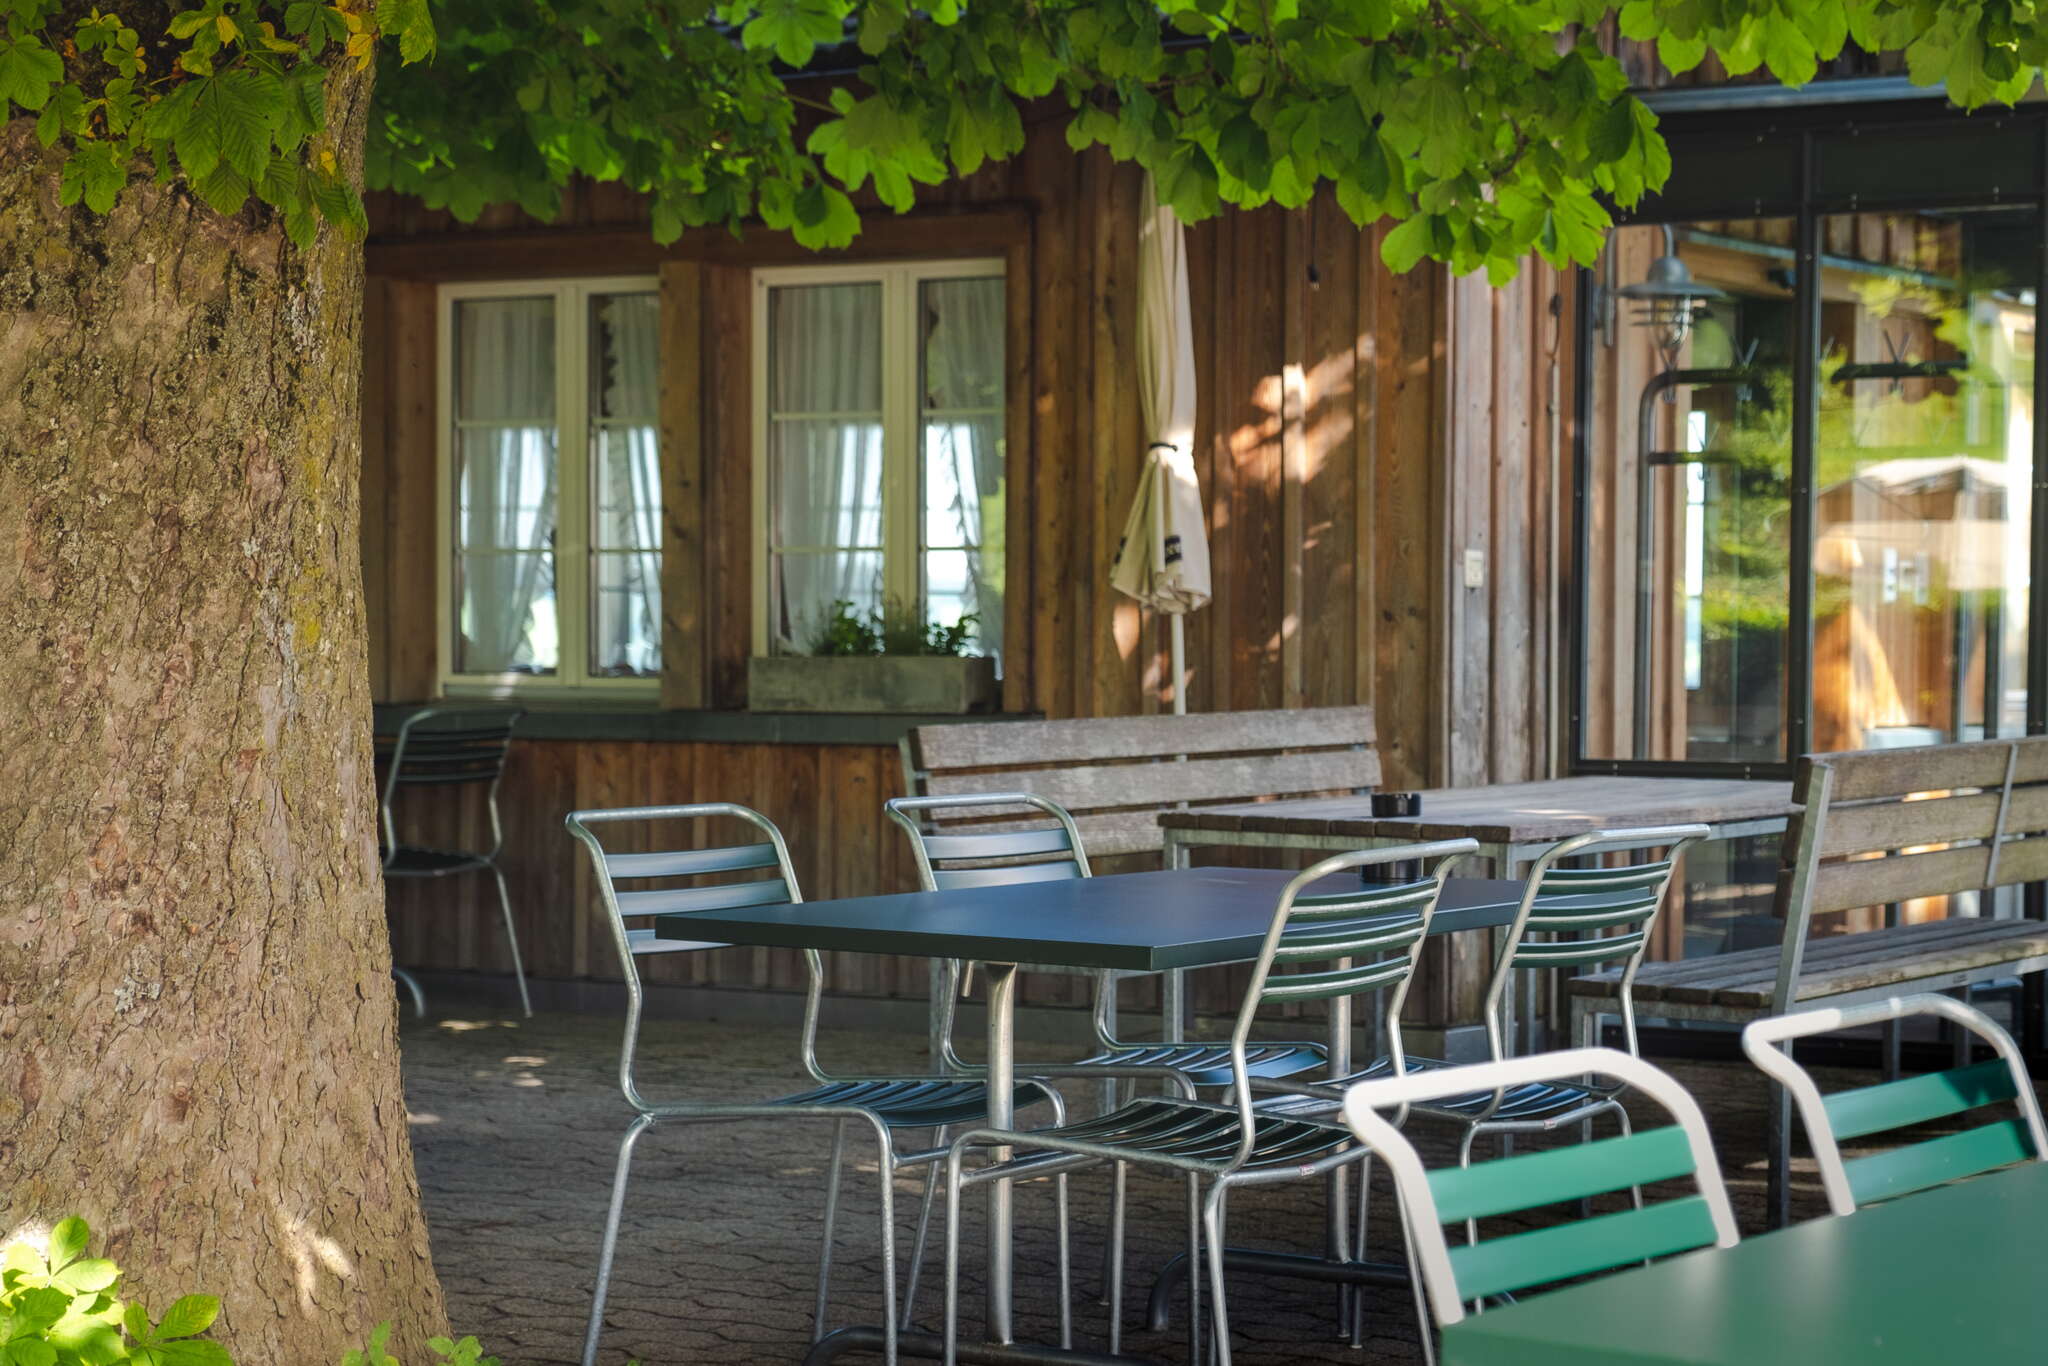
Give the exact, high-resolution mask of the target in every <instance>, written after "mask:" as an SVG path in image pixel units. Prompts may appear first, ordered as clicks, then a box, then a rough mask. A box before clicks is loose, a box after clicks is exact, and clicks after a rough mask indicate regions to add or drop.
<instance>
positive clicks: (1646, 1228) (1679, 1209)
mask: <svg viewBox="0 0 2048 1366" xmlns="http://www.w3.org/2000/svg"><path fill="white" fill-rule="evenodd" d="M1588 1075H1591V1076H1604V1077H1609V1078H1612V1079H1613V1080H1614V1081H1615V1082H1616V1083H1618V1084H1619V1085H1618V1086H1617V1087H1616V1088H1615V1089H1616V1090H1617V1091H1618V1090H1619V1089H1620V1088H1621V1087H1627V1088H1630V1089H1633V1090H1636V1091H1639V1092H1641V1093H1642V1094H1643V1095H1646V1096H1648V1097H1649V1098H1650V1099H1652V1100H1654V1101H1656V1102H1657V1103H1658V1104H1659V1105H1661V1106H1663V1107H1664V1109H1665V1110H1666V1111H1667V1112H1668V1113H1670V1115H1671V1116H1672V1117H1673V1118H1674V1119H1676V1120H1677V1121H1678V1123H1677V1124H1676V1125H1675V1126H1665V1127H1663V1128H1657V1129H1645V1130H1643V1131H1642V1132H1640V1133H1628V1134H1623V1135H1621V1136H1620V1137H1617V1138H1608V1139H1601V1140H1600V1141H1598V1142H1595V1143H1579V1144H1574V1145H1572V1146H1571V1147H1566V1148H1553V1149H1550V1150H1547V1151H1543V1152H1533V1153H1524V1154H1521V1155H1519V1156H1515V1157H1502V1158H1498V1159H1495V1160H1493V1161H1490V1162H1482V1163H1479V1164H1477V1165H1464V1164H1460V1165H1459V1166H1457V1167H1442V1168H1438V1169H1437V1170H1435V1171H1430V1170H1427V1169H1425V1168H1424V1167H1423V1165H1422V1159H1421V1158H1420V1157H1419V1156H1418V1155H1417V1154H1416V1151H1415V1149H1414V1147H1413V1146H1411V1145H1410V1144H1409V1142H1408V1140H1407V1139H1406V1138H1405V1137H1404V1136H1403V1135H1402V1133H1401V1131H1400V1120H1401V1118H1402V1117H1404V1116H1405V1115H1406V1114H1408V1113H1410V1112H1411V1111H1414V1110H1420V1109H1422V1108H1424V1107H1427V1106H1432V1105H1435V1106H1441V1105H1442V1104H1444V1103H1445V1102H1447V1101H1449V1100H1451V1099H1452V1098H1453V1097H1456V1096H1461V1095H1487V1094H1498V1093H1503V1092H1506V1093H1513V1092H1515V1091H1517V1090H1519V1089H1521V1088H1524V1087H1531V1086H1535V1087H1542V1086H1552V1085H1570V1084H1576V1083H1574V1082H1572V1081H1571V1079H1573V1078H1577V1077H1583V1076H1588ZM1387 1110H1391V1111H1394V1112H1395V1117H1394V1118H1393V1119H1391V1120H1390V1119H1388V1118H1387V1117H1386V1115H1384V1114H1382V1113H1381V1112H1382V1111H1387ZM1343 1116H1344V1122H1345V1124H1346V1125H1347V1126H1348V1128H1349V1131H1350V1132H1351V1133H1352V1134H1354V1135H1355V1136H1356V1137H1357V1139H1358V1141H1359V1142H1360V1143H1363V1144H1365V1145H1366V1147H1367V1148H1369V1149H1370V1150H1372V1151H1373V1152H1376V1153H1378V1154H1379V1155H1380V1157H1381V1158H1382V1159H1383V1160H1384V1161H1385V1162H1386V1164H1387V1167H1388V1169H1389V1170H1390V1171H1392V1172H1393V1174H1394V1189H1395V1190H1396V1192H1398V1193H1399V1195H1400V1201H1401V1217H1402V1229H1403V1233H1404V1236H1405V1238H1406V1240H1407V1244H1408V1259H1409V1265H1410V1266H1411V1267H1412V1268H1413V1269H1414V1272H1415V1274H1414V1276H1413V1280H1414V1285H1415V1306H1416V1313H1417V1315H1418V1318H1419V1319H1420V1327H1421V1329H1422V1343H1423V1354H1424V1358H1425V1360H1428V1361H1431V1362H1433V1361H1434V1360H1435V1350H1434V1347H1433V1345H1432V1343H1431V1341H1430V1333H1429V1322H1430V1320H1431V1319H1432V1318H1433V1319H1434V1320H1435V1322H1436V1324H1437V1326H1438V1327H1440V1328H1441V1327H1446V1326H1448V1325H1450V1324H1453V1323H1457V1322H1458V1321H1459V1320H1461V1319H1463V1318H1464V1317H1465V1306H1466V1304H1467V1303H1468V1302H1469V1303H1474V1304H1477V1303H1479V1302H1480V1301H1483V1300H1485V1299H1487V1298H1490V1297H1494V1296H1502V1295H1509V1294H1513V1293H1514V1292H1516V1291H1521V1290H1526V1289H1529V1288H1530V1287H1532V1286H1539V1285H1548V1284H1551V1283H1553V1282H1556V1281H1561V1280H1565V1279H1568V1278H1571V1277H1575V1276H1585V1275H1590V1274H1592V1273H1594V1272H1598V1271H1607V1270H1611V1269H1612V1268H1615V1267H1618V1266H1624V1265H1628V1264H1631V1263H1635V1262H1641V1261H1646V1260H1648V1259H1650V1258H1653V1257H1663V1256H1668V1255H1670V1254H1672V1253H1676V1252H1689V1251H1691V1250H1692V1249H1694V1248H1700V1247H1707V1246H1709V1245H1711V1246H1714V1247H1733V1246H1734V1245H1735V1243H1736V1240H1737V1236H1738V1235H1737V1233H1736V1228H1735V1214H1734V1211H1733V1210H1732V1209H1731V1208H1730V1206H1729V1203H1728V1192H1727V1188H1726V1187H1725V1186H1724V1185H1723V1184H1722V1180H1721V1167H1720V1163H1719V1162H1718V1161H1717V1160H1716V1159H1715V1156H1714V1144H1713V1139H1712V1137H1711V1136H1710V1135H1709V1134H1708V1132H1707V1121H1706V1118H1705V1116H1703V1115H1702V1114H1701V1113H1700V1108H1699V1105H1698V1104H1697V1103H1696V1102H1695V1101H1694V1100H1693V1098H1692V1097H1691V1095H1689V1094H1688V1093H1687V1092H1686V1090H1685V1088H1684V1087H1683V1086H1681V1085H1679V1083H1678V1082H1677V1081H1676V1080H1675V1079H1674V1078H1672V1077H1671V1076H1670V1075H1669V1074H1667V1073H1665V1072H1663V1071H1661V1070H1660V1069H1658V1068H1656V1067H1653V1066H1652V1065H1650V1064H1649V1063H1647V1062H1644V1061H1643V1060H1642V1059H1640V1058H1637V1057H1635V1056H1634V1055H1633V1054H1629V1053H1623V1052H1621V1051H1619V1050H1617V1049H1611V1048H1576V1049H1569V1050H1566V1051H1564V1052H1558V1053H1539V1054H1536V1055H1535V1056H1532V1057H1526V1058H1514V1059H1510V1060H1507V1061H1502V1062H1486V1063H1476V1064H1474V1065H1472V1066H1470V1067H1454V1068H1446V1069H1440V1070H1437V1071H1432V1072H1420V1073H1411V1074H1409V1075H1407V1076H1400V1077H1388V1078H1384V1079H1382V1080H1379V1081H1370V1082H1362V1083H1360V1084H1359V1085H1357V1086H1355V1087H1353V1088H1351V1090H1350V1091H1349V1092H1348V1093H1347V1094H1346V1095H1345V1098H1344V1106H1343ZM1686 1176H1690V1177H1692V1178H1693V1181H1694V1182H1695V1184H1696V1185H1697V1187H1698V1191H1699V1193H1698V1194H1697V1195H1693V1196H1687V1197H1683V1198H1680V1199H1674V1200H1665V1201H1660V1202H1658V1203H1657V1204H1654V1205H1649V1206H1647V1207H1646V1206H1643V1205H1642V1204H1641V1203H1640V1199H1638V1203H1637V1205H1636V1207H1634V1208H1632V1209H1626V1210H1622V1211H1620V1212H1619V1213H1613V1214H1603V1215H1595V1216H1593V1217H1591V1218H1582V1219H1579V1220H1577V1221H1576V1222H1574V1223H1570V1224H1564V1225H1560V1226H1557V1227H1553V1228H1542V1229H1536V1230H1533V1231H1524V1232H1518V1233H1515V1234H1511V1235H1507V1236H1503V1237H1498V1238H1488V1239H1485V1240H1480V1239H1478V1238H1477V1237H1468V1239H1467V1242H1466V1244H1465V1246H1463V1247H1451V1246H1449V1244H1448V1242H1447V1240H1446V1239H1445V1237H1444V1225H1446V1224H1453V1223H1464V1224H1465V1225H1466V1227H1467V1228H1468V1229H1470V1228H1471V1227H1473V1226H1474V1225H1475V1224H1476V1223H1477V1221H1479V1220H1480V1219H1485V1218H1491V1217H1493V1216H1495V1215H1501V1214H1511V1213H1516V1212H1519V1211H1522V1210H1528V1209H1533V1208H1535V1207H1537V1206H1539V1205H1553V1204H1558V1203H1563V1202H1573V1201H1577V1202H1584V1201H1587V1200H1589V1199H1590V1198H1591V1197H1593V1196H1595V1195H1604V1194H1608V1193H1610V1192H1615V1191H1619V1190H1622V1189H1624V1188H1631V1187H1632V1188H1635V1189H1637V1190H1640V1188H1641V1187H1642V1186H1643V1185H1645V1184H1647V1183H1649V1182H1653V1181H1667V1180H1673V1179H1676V1178H1680V1177H1686Z"/></svg>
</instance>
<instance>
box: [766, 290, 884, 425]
mask: <svg viewBox="0 0 2048 1366" xmlns="http://www.w3.org/2000/svg"><path fill="white" fill-rule="evenodd" d="M768 410H769V412H770V414H771V415H773V414H777V413H866V414H868V415H870V416H878V415H879V414H880V413H881V410H882V287H881V286H880V285H879V284H852V285H782V286H778V287H776V288H774V289H772V290H770V291H769V292H768Z"/></svg>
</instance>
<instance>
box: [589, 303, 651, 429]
mask: <svg viewBox="0 0 2048 1366" xmlns="http://www.w3.org/2000/svg"><path fill="white" fill-rule="evenodd" d="M660 358H661V301H660V298H659V297H658V296H657V295H655V294H652V293H644V294H594V295H592V296H591V298H590V369H591V374H590V392H591V404H590V407H591V411H592V412H594V413H596V414H597V415H598V416H599V417H602V418H608V419H612V420H615V421H616V420H618V419H621V418H623V419H625V420H627V421H632V422H639V423H645V424H647V425H649V426H651V425H653V423H654V420H655V417H656V414H657V413H658V412H659V411H660V386H661V363H660Z"/></svg>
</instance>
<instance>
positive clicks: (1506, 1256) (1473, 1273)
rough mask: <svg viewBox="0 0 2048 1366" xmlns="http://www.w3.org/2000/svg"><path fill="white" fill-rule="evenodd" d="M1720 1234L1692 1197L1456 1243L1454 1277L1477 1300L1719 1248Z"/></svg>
mask: <svg viewBox="0 0 2048 1366" xmlns="http://www.w3.org/2000/svg"><path fill="white" fill-rule="evenodd" d="M1489 1165H1490V1164H1489ZM1715 1238H1716V1232H1715V1228H1714V1216H1713V1213H1712V1211H1710V1210H1709V1209H1708V1208H1707V1202H1706V1200H1705V1199H1703V1198H1702V1197H1700V1196H1697V1195H1692V1196H1685V1197H1683V1198H1681V1199H1677V1200H1665V1201H1662V1202H1660V1203H1658V1204H1654V1205H1649V1206H1646V1207H1644V1208H1642V1209H1630V1210H1623V1211H1621V1212H1620V1213H1618V1214H1602V1215H1596V1216H1594V1217H1593V1218H1590V1219H1580V1220H1578V1221H1577V1222H1575V1223H1570V1224H1560V1225H1557V1226H1556V1227H1554V1228H1540V1229H1533V1230H1531V1231H1529V1232H1527V1233H1511V1234H1508V1235H1506V1236H1504V1237H1500V1238H1488V1239H1487V1240H1485V1241H1484V1242H1480V1243H1475V1244H1472V1245H1471V1246H1469V1247H1454V1248H1452V1249H1451V1250H1450V1262H1451V1274H1452V1275H1453V1276H1455V1277H1456V1278H1457V1284H1458V1294H1459V1295H1460V1296H1461V1297H1462V1298H1464V1299H1467V1300H1475V1299H1478V1298H1480V1297H1482V1296H1485V1295H1498V1294H1502V1293H1503V1292H1507V1291H1515V1290H1526V1289H1528V1288H1529V1287H1530V1286H1533V1285H1549V1284H1551V1283H1552V1282H1555V1281H1561V1280H1567V1279H1569V1278H1570V1277H1573V1276H1587V1275H1591V1274H1592V1273H1593V1272H1596V1271H1612V1270H1613V1269H1614V1268H1615V1267H1618V1266H1630V1265H1633V1264H1635V1263H1637V1262H1643V1261H1647V1260H1649V1259H1650V1258H1652V1257H1668V1256H1670V1255H1672V1254H1673V1253H1677V1252H1691V1251H1692V1250H1693V1249H1695V1248H1701V1247H1712V1246H1713V1245H1714V1242H1715Z"/></svg>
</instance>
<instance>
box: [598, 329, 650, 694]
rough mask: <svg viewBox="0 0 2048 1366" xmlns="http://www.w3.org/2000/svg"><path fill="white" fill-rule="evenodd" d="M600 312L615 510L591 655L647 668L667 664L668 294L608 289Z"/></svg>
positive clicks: (605, 450)
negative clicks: (660, 432)
mask: <svg viewBox="0 0 2048 1366" xmlns="http://www.w3.org/2000/svg"><path fill="white" fill-rule="evenodd" d="M597 322H598V328H597V335H598V345H599V346H600V348H601V350H600V353H599V354H600V356H601V357H602V358H603V363H604V366H603V370H602V372H601V373H602V376H603V384H604V389H603V393H602V396H601V398H602V401H601V408H600V413H599V417H600V420H601V422H602V424H603V425H602V431H603V434H604V439H603V443H602V449H601V451H600V452H599V458H600V459H601V460H602V461H603V462H604V467H603V468H602V469H600V470H599V471H598V472H597V478H598V481H599V488H600V489H601V490H602V493H601V494H600V505H601V506H603V507H604V508H605V509H606V511H607V513H608V515H607V516H604V517H602V518H600V519H599V522H598V545H597V550H598V552H599V553H598V555H597V556H596V557H595V560H596V564H597V570H596V572H597V575H598V589H599V592H598V595H597V598H598V602H599V610H598V614H597V622H596V623H595V626H594V634H593V639H592V658H591V664H592V666H593V667H594V668H595V669H596V670H597V671H598V672H600V673H611V674H618V673H632V674H639V675H642V676H645V675H649V674H656V673H659V672H660V670H661V453H660V447H659V444H658V442H657V439H656V430H657V420H658V413H659V404H660V386H661V304H660V300H659V297H658V296H656V295H654V294H614V295H610V296H607V297H605V298H603V299H602V300H601V302H600V303H599V304H598V308H597ZM619 551H625V552H627V553H624V554H620V553H616V552H619ZM608 552H609V553H608Z"/></svg>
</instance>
